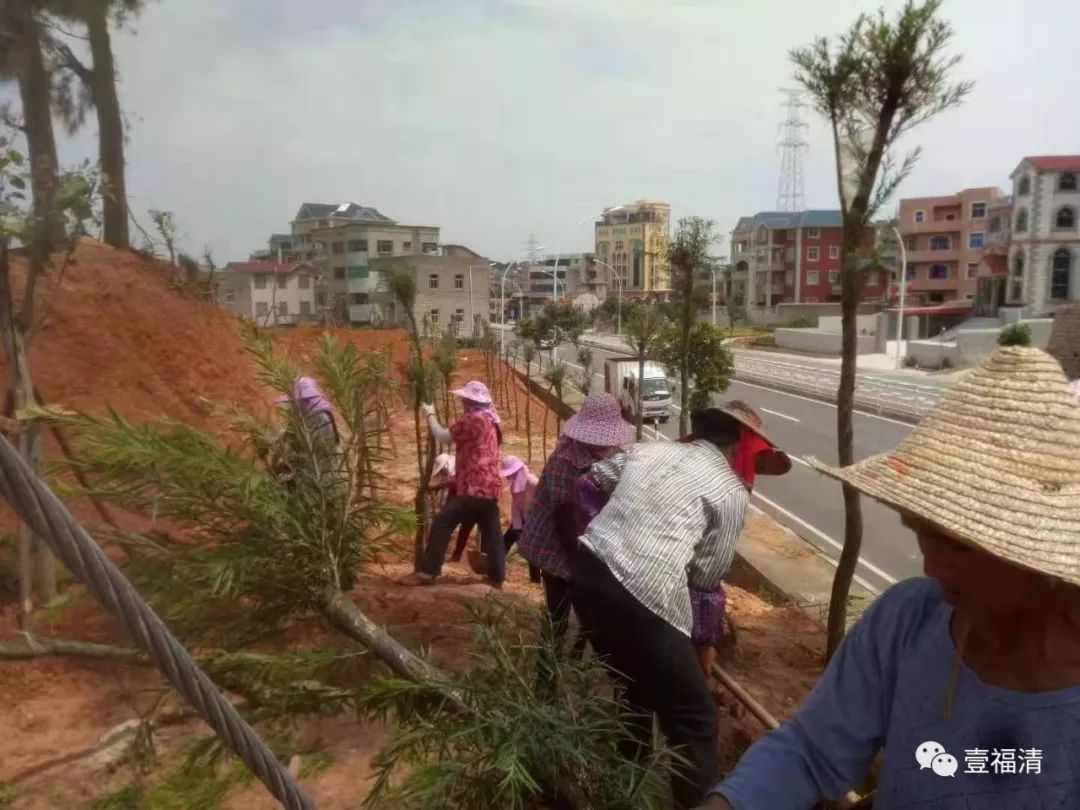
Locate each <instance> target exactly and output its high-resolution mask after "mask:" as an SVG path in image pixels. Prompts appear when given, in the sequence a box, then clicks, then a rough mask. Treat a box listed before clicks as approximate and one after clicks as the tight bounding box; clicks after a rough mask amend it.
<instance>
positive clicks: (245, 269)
mask: <svg viewBox="0 0 1080 810" xmlns="http://www.w3.org/2000/svg"><path fill="white" fill-rule="evenodd" d="M310 266H311V265H310V264H309V263H308V262H229V263H228V264H227V265H226V269H228V270H235V271H236V272H238V273H291V272H292V271H293V270H296V269H297V268H298V267H310Z"/></svg>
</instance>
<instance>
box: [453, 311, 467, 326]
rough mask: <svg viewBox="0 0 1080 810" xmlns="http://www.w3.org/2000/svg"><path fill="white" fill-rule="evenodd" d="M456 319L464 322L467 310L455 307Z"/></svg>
mask: <svg viewBox="0 0 1080 810" xmlns="http://www.w3.org/2000/svg"><path fill="white" fill-rule="evenodd" d="M454 320H455V321H457V322H458V323H463V322H464V321H465V310H463V309H455V310H454Z"/></svg>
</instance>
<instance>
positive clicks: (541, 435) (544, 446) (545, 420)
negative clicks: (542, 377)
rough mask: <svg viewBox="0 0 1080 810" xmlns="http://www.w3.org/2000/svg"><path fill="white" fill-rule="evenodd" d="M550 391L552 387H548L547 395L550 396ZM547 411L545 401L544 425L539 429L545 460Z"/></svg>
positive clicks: (549, 411) (548, 411)
mask: <svg viewBox="0 0 1080 810" xmlns="http://www.w3.org/2000/svg"><path fill="white" fill-rule="evenodd" d="M551 392H552V389H551V388H548V397H550V396H551ZM549 413H551V408H549V407H548V406H547V403H545V404H544V427H543V429H542V430H541V431H540V437H541V438H540V441H541V443H542V446H543V452H544V456H543V457H544V460H545V461H547V457H548V454H547V423H548V414H549Z"/></svg>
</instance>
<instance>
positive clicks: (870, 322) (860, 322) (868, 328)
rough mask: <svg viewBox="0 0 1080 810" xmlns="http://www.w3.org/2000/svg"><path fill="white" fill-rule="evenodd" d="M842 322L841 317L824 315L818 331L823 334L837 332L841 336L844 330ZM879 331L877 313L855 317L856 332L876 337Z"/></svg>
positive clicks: (820, 320)
mask: <svg viewBox="0 0 1080 810" xmlns="http://www.w3.org/2000/svg"><path fill="white" fill-rule="evenodd" d="M840 320H841V319H840V316H839V315H822V316H820V317H819V318H818V329H820V330H821V331H822V332H835V333H836V334H838V335H839V334H840V332H841V330H842V329H843V326H842V325H841V323H840ZM877 330H878V315H877V314H876V313H874V314H870V315H856V316H855V331H856V332H858V333H859V334H862V333H863V332H866V334H868V335H876V334H877Z"/></svg>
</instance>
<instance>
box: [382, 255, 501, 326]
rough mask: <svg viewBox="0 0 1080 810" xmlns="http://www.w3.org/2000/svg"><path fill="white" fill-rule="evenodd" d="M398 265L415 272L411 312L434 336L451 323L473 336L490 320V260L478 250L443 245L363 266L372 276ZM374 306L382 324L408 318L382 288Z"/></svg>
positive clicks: (392, 269)
mask: <svg viewBox="0 0 1080 810" xmlns="http://www.w3.org/2000/svg"><path fill="white" fill-rule="evenodd" d="M398 268H405V269H408V270H409V271H410V272H412V273H415V275H416V305H415V310H414V312H413V314H414V316H415V317H416V321H417V323H418V324H422V325H424V326H425V327H426V328H427V329H428V331H429V332H430V333H431V334H439V333H441V332H443V331H445V330H446V329H447V328H448V327H451V326H452V327H453V328H455V329H456V330H457V334H459V335H462V336H467V335H475V334H478V333H479V329H480V325H481V324H482V323H486V322H487V321H488V320H489V318H490V308H489V299H490V290H491V261H490V260H489V259H486V258H484V257H483V256H481V255H480V254H479V253H476V252H475V251H472V250H469V248H467V247H464V246H462V245H443V246H442V247H441V248H439V250H438V252H435V253H425V254H423V255H418V256H393V257H382V258H379V257H376V258H373V259H370V260H369V261H368V264H367V265H366V266H365V268H364V269H365V270H366V271H369V272H370V275H371V276H379V277H385V276H386V275H387V274H388V273H390V272H392V271H394V270H395V269H398ZM508 297H509V293H508ZM371 306H372V307H373V308H374V315H373V320H375V321H376V322H378V323H382V324H387V325H400V324H403V323H405V321H406V320H407V318H408V315H407V313H405V312H404V311H402V309H401V307H400V306H399V305H398V303H397V302H396V301H395V300H394V298H393V296H391V295H390V293H388V292H387V291H386V290H384V289H381V288H378V289H375V290H373V291H372V293H371Z"/></svg>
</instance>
